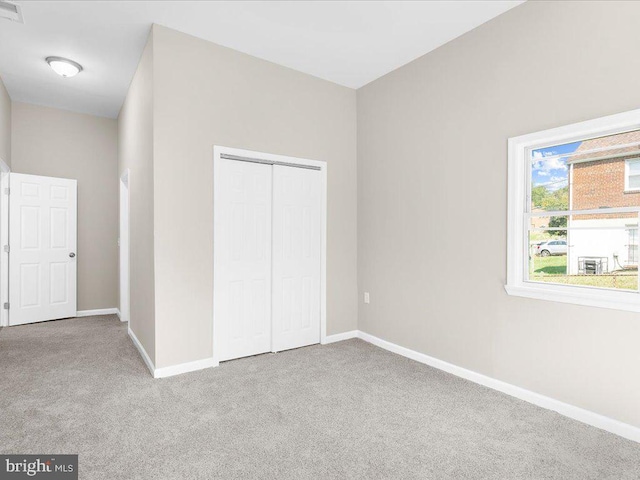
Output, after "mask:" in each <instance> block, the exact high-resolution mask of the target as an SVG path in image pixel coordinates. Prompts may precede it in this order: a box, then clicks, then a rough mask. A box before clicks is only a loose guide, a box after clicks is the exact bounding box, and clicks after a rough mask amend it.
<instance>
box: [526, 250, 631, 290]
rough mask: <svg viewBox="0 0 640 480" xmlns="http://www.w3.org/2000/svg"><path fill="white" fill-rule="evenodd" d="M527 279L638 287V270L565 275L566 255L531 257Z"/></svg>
mask: <svg viewBox="0 0 640 480" xmlns="http://www.w3.org/2000/svg"><path fill="white" fill-rule="evenodd" d="M532 260H533V266H532V269H531V271H530V272H529V279H530V280H533V281H535V282H550V283H561V284H565V285H579V286H589V287H601V288H619V289H624V290H637V289H638V271H637V270H624V271H617V272H612V273H608V274H605V275H567V256H566V255H556V256H550V257H539V256H537V255H534V256H533V257H532Z"/></svg>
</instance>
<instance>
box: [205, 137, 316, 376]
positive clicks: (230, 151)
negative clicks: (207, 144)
mask: <svg viewBox="0 0 640 480" xmlns="http://www.w3.org/2000/svg"><path fill="white" fill-rule="evenodd" d="M223 153H224V154H227V155H235V156H238V157H248V158H258V159H261V160H267V161H273V162H282V163H289V164H293V165H301V166H308V167H317V168H319V169H320V174H321V177H322V179H321V181H322V187H321V188H322V200H321V203H322V205H321V212H320V218H321V221H322V226H321V229H322V231H321V235H320V237H321V246H320V343H321V344H325V343H326V338H327V162H324V161H318V160H309V159H306V158H296V157H287V156H285V155H275V154H272V153H264V152H254V151H251V150H242V149H239V148H231V147H223V146H220V145H214V147H213V190H214V197H215V190H216V187H215V186H216V182H217V178H218V175H217V173H218V165H219V164H220V155H221V154H223ZM213 211H214V220H213V225H214V235H215V202H214V207H213ZM215 263H216V255H215V245H214V251H213V269H214V272H215ZM214 276H215V273H214ZM215 298H216V294H215V281H214V285H213V299H214V300H213V301H214V302H215ZM213 310H214V312H215V308H214V309H213ZM212 321H213V328H212V333H213V339H212V345H213V361H214V363H215V365H214V366H217V365H218V345H217V341H218V340H217V339H218V335H217V332H216V320H215V313H214V315H213V319H212Z"/></svg>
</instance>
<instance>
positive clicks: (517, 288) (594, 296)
mask: <svg viewBox="0 0 640 480" xmlns="http://www.w3.org/2000/svg"><path fill="white" fill-rule="evenodd" d="M504 289H505V290H506V292H507V293H508V294H509V295H513V296H516V297H526V298H534V299H537V300H547V301H551V302H561V303H571V304H574V305H584V306H589V307H599V308H610V309H614V310H624V311H628V312H640V294H639V293H638V292H635V291H634V292H621V291H613V290H611V291H607V290H602V289H591V288H584V287H566V286H561V285H544V286H538V285H536V284H533V283H531V284H521V285H505V286H504Z"/></svg>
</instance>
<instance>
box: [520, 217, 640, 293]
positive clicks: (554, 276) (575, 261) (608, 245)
mask: <svg viewBox="0 0 640 480" xmlns="http://www.w3.org/2000/svg"><path fill="white" fill-rule="evenodd" d="M565 242H566V243H565ZM529 244H530V255H529V277H528V280H529V281H532V282H545V283H555V284H563V285H576V286H585V287H599V288H613V289H617V290H636V291H637V290H638V214H637V213H617V214H612V213H606V212H603V213H601V214H588V215H585V214H581V215H561V216H553V217H551V216H548V217H532V218H531V221H530V231H529Z"/></svg>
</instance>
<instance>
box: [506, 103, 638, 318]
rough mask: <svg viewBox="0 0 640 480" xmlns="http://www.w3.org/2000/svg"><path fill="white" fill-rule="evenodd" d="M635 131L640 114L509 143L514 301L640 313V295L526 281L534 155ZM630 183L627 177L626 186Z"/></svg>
mask: <svg viewBox="0 0 640 480" xmlns="http://www.w3.org/2000/svg"><path fill="white" fill-rule="evenodd" d="M633 130H640V109H637V110H631V111H628V112H623V113H619V114H615V115H609V116H606V117H600V118H596V119H593V120H588V121H585V122H579V123H574V124H571V125H565V126H562V127H557V128H551V129H548V130H542V131H539V132H534V133H529V134H526V135H520V136H517V137H511V138H509V139H508V189H507V192H508V193H507V194H508V209H507V282H506V284H505V286H504V288H505V290H506V292H507V293H508V294H509V295H513V296H519V297H526V298H534V299H540V300H548V301H555V302H562V303H571V304H576V305H587V306H594V307H602V308H611V309H615V310H626V311H632V312H640V292H638V291H635V290H633V291H632V290H630V291H623V290H613V289H606V288H597V287H584V286H575V285H561V284H553V283H542V282H532V281H529V280H528V279H527V276H528V262H529V239H528V232H529V227H528V214H529V213H530V212H531V205H530V204H531V201H530V192H531V174H530V168H529V167H530V158H531V151H532V150H536V149H540V148H546V147H552V146H556V145H562V144H565V143H571V142H576V141H583V140H586V139H589V138H595V137H602V136H606V135H615V134H618V133H625V132H629V131H633ZM625 166H626V165H625ZM625 173H626V172H625ZM627 179H628V176H627V177H625V183H626V181H627ZM569 181H571V179H569ZM625 187H626V185H625ZM570 208H571V207H570ZM639 208H640V207H639ZM567 212H571V210H568V211H567ZM549 213H550V214H553V212H549ZM556 213H557V212H556ZM612 213H613V212H612ZM639 218H640V213H639Z"/></svg>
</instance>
